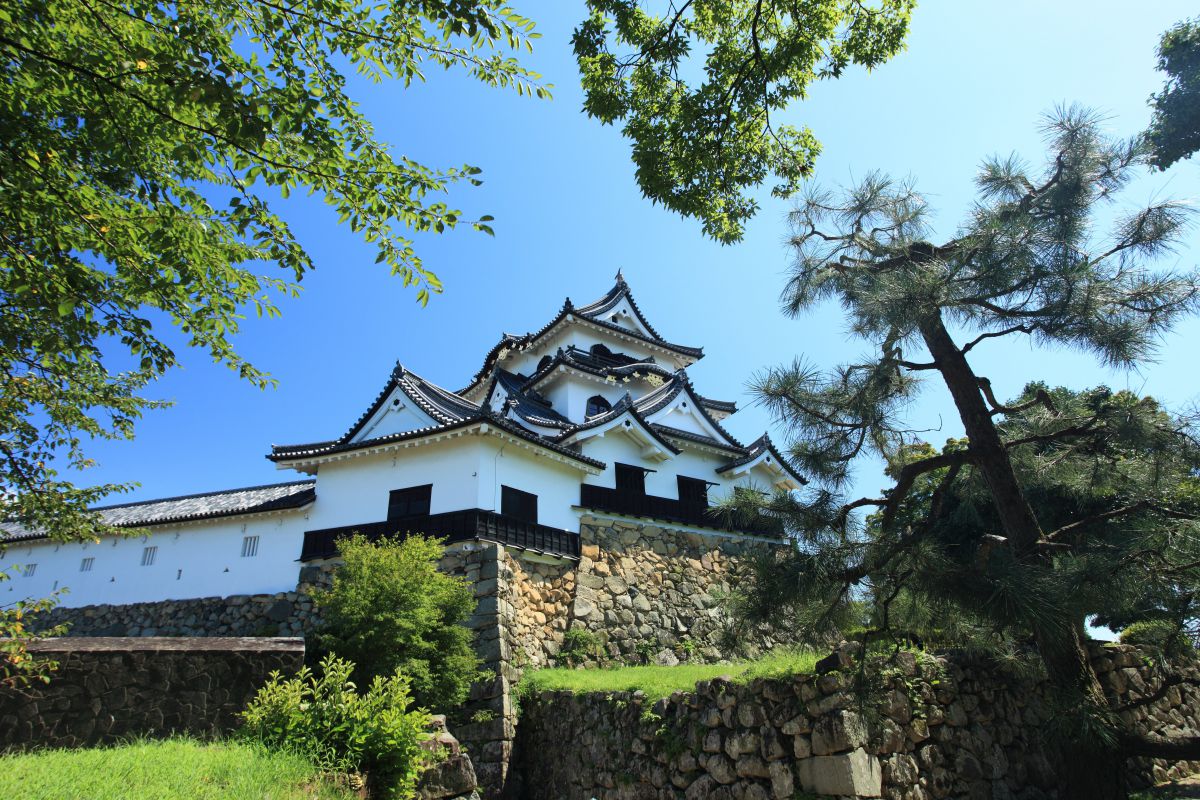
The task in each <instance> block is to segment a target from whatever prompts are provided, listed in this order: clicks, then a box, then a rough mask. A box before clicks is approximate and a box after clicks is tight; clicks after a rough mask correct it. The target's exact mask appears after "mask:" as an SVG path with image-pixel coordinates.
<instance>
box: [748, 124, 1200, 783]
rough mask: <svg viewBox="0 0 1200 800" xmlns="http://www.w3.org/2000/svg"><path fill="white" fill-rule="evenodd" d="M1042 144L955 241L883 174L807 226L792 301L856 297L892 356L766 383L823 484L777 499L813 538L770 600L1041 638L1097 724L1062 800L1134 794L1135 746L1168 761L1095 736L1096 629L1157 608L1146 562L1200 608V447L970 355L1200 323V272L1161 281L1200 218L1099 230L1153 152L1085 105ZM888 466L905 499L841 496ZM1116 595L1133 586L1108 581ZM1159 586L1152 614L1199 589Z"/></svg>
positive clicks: (987, 189)
mask: <svg viewBox="0 0 1200 800" xmlns="http://www.w3.org/2000/svg"><path fill="white" fill-rule="evenodd" d="M1044 130H1045V135H1046V140H1047V144H1048V146H1049V150H1050V152H1049V156H1048V158H1047V162H1046V165H1045V166H1044V167H1043V168H1042V169H1040V170H1034V169H1032V168H1031V167H1029V166H1027V165H1025V164H1024V163H1023V162H1021V161H1020V160H1018V159H1017V158H1016V157H1006V158H993V159H989V160H987V161H985V162H984V164H983V167H982V169H981V171H980V174H979V177H978V178H977V186H978V190H979V197H978V200H977V202H976V204H975V206H974V208H973V209H972V210H971V213H970V215H969V217H968V218H967V220H966V221H965V222H964V223H963V224H962V226H961V228H960V229H959V231H958V233H957V235H956V236H955V237H954V238H952V239H950V240H948V241H945V242H943V243H942V244H933V243H931V242H930V241H929V240H928V237H929V233H930V231H929V226H928V224H927V207H926V204H925V201H924V199H923V198H922V197H921V196H920V195H919V194H917V192H916V191H915V190H914V189H913V187H912V186H910V185H907V184H899V183H895V182H893V181H891V180H889V179H887V178H885V177H883V176H881V175H870V176H868V177H867V178H866V179H865V180H864V181H863V182H862V183H860V184H859V185H858V186H855V187H853V188H851V189H849V190H847V191H845V192H842V193H834V192H828V191H820V190H816V191H812V192H810V193H809V194H808V196H807V197H806V198H805V200H804V202H803V203H802V204H801V205H800V206H799V208H798V209H797V210H796V212H795V214H794V215H793V225H794V238H793V246H794V248H795V252H796V263H795V267H794V270H793V274H792V278H791V280H790V282H789V283H788V285H787V288H786V289H785V291H784V296H783V300H784V304H785V308H786V309H787V310H788V311H789V312H791V313H792V314H800V313H802V312H803V311H805V310H807V309H808V308H810V307H811V306H813V305H815V304H817V303H820V302H822V301H825V300H831V299H835V300H837V301H838V302H839V303H840V304H841V306H842V307H843V308H844V309H845V312H846V315H847V318H848V319H849V320H850V323H851V326H852V330H853V332H854V333H855V334H856V335H857V336H859V337H861V338H863V339H865V340H866V341H867V342H869V343H870V345H871V347H872V349H873V350H874V354H873V357H872V358H870V359H868V360H864V361H863V362H861V363H857V364H852V365H847V366H843V367H840V368H838V369H836V370H834V371H833V372H832V373H830V374H823V373H821V372H819V371H817V370H814V369H811V368H807V367H805V366H804V365H803V364H794V365H790V366H784V367H780V368H776V369H773V370H769V371H767V372H766V373H764V374H763V375H761V376H759V378H758V380H757V381H756V384H755V387H754V388H755V390H756V391H757V393H758V395H759V397H760V399H761V400H762V401H763V402H764V403H765V404H766V405H767V407H768V408H769V409H771V410H772V411H773V412H774V413H775V416H776V417H777V418H778V419H779V420H780V421H781V422H782V423H783V424H784V425H785V426H786V427H787V429H788V432H789V434H790V439H791V442H790V454H791V456H792V458H793V459H794V460H795V462H796V463H797V465H799V466H802V467H803V468H806V469H807V470H808V472H809V473H810V474H811V475H812V477H813V478H814V479H815V480H814V488H813V489H811V490H810V494H809V495H808V496H807V497H801V498H783V497H779V498H774V499H770V500H767V501H765V503H766V509H765V510H767V511H768V512H771V513H775V514H777V515H779V516H781V517H783V518H784V519H785V520H786V521H787V522H788V523H789V524H788V527H789V529H790V530H792V531H793V532H794V533H795V535H796V545H797V546H796V548H795V551H794V553H793V554H792V555H791V556H790V557H789V558H788V559H786V560H785V561H784V562H783V563H782V564H781V569H782V570H783V575H782V576H779V575H776V576H774V577H772V578H770V579H768V580H767V581H765V582H764V583H762V584H761V585H762V586H763V587H764V589H766V590H770V591H773V592H776V593H777V594H778V593H790V595H791V597H790V598H789V599H790V600H792V601H793V602H803V603H806V604H809V605H813V606H816V607H817V608H819V609H823V611H822V612H821V613H819V614H817V615H816V619H815V620H814V622H815V623H817V624H819V623H820V622H821V617H822V616H824V617H831V616H832V615H834V614H835V613H838V612H839V611H840V610H842V609H844V607H845V606H846V604H847V603H849V602H851V601H853V600H854V598H855V595H854V592H855V591H861V590H862V589H863V588H869V589H870V591H871V597H872V599H873V602H874V604H875V607H874V609H873V616H874V618H875V620H876V622H877V624H882V625H883V626H885V627H887V626H890V625H891V624H892V616H891V613H890V611H891V610H892V609H894V608H895V606H894V605H893V604H895V603H896V602H898V601H902V600H903V598H905V597H906V596H907V597H908V598H909V599H910V600H911V599H913V598H914V597H915V598H916V602H918V603H919V602H920V601H922V600H924V599H926V598H936V599H937V601H938V602H939V603H940V604H942V606H943V607H949V608H954V609H959V610H962V611H963V613H964V614H966V615H969V616H970V618H971V619H972V620H973V623H972V624H973V626H974V627H976V628H983V629H990V630H991V632H992V634H993V636H994V638H997V639H999V640H1001V641H1003V640H1008V641H1009V642H1012V641H1014V640H1019V641H1022V642H1028V643H1029V644H1030V645H1031V646H1032V647H1033V648H1034V650H1035V652H1036V654H1037V657H1038V658H1039V660H1040V662H1041V664H1042V666H1043V668H1044V669H1045V671H1046V674H1047V676H1048V678H1049V680H1050V682H1051V685H1052V686H1053V687H1054V690H1055V692H1056V693H1057V695H1058V697H1059V698H1060V700H1061V701H1062V702H1064V703H1067V704H1071V705H1072V707H1075V708H1079V709H1083V710H1084V711H1087V712H1088V713H1089V714H1092V716H1089V717H1087V718H1086V719H1085V718H1084V717H1080V718H1079V720H1080V727H1079V729H1078V731H1077V733H1078V734H1079V735H1078V736H1074V737H1067V738H1066V739H1064V740H1063V741H1061V742H1060V743H1059V747H1060V749H1061V750H1062V763H1063V765H1064V766H1063V769H1062V771H1061V778H1062V781H1063V785H1062V787H1061V791H1060V797H1064V798H1069V799H1070V800H1075V798H1080V799H1081V798H1089V799H1090V798H1122V797H1124V796H1125V789H1124V776H1123V767H1122V764H1123V763H1124V762H1123V759H1122V758H1121V757H1120V756H1121V754H1122V753H1126V754H1129V753H1137V754H1141V755H1148V754H1152V753H1153V751H1154V749H1155V747H1157V745H1156V744H1154V743H1150V742H1147V741H1141V740H1137V741H1135V739H1136V738H1137V737H1135V736H1133V734H1130V733H1127V732H1121V735H1120V736H1119V737H1118V736H1116V735H1112V736H1107V737H1099V738H1097V737H1093V736H1091V733H1094V732H1095V731H1096V730H1100V729H1101V728H1103V725H1101V726H1100V727H1099V728H1098V727H1096V725H1093V724H1092V723H1094V722H1096V721H1097V720H1101V721H1102V720H1105V719H1110V718H1112V715H1111V714H1110V709H1109V708H1108V704H1107V700H1106V698H1105V696H1104V693H1103V690H1102V689H1101V687H1100V684H1099V681H1098V679H1097V677H1096V673H1095V672H1094V670H1093V669H1092V666H1091V664H1090V661H1089V659H1088V654H1087V649H1086V647H1085V646H1084V641H1083V638H1084V623H1085V621H1086V619H1087V616H1088V615H1089V614H1096V613H1101V612H1102V611H1116V610H1117V609H1118V608H1119V607H1120V604H1121V603H1122V602H1126V601H1129V602H1133V603H1134V604H1135V605H1136V602H1135V601H1134V598H1135V596H1136V594H1137V592H1136V591H1135V590H1136V589H1137V588H1139V587H1138V584H1139V582H1142V581H1143V580H1144V579H1145V572H1146V571H1147V570H1159V571H1160V573H1161V574H1162V575H1163V576H1164V580H1165V579H1166V576H1171V579H1172V580H1175V581H1177V582H1178V585H1179V587H1181V590H1182V591H1183V592H1184V593H1188V592H1191V593H1194V591H1195V588H1196V583H1195V581H1196V578H1197V577H1200V576H1198V575H1197V574H1196V572H1195V565H1194V564H1193V563H1192V562H1193V561H1196V560H1197V558H1196V557H1197V556H1200V552H1197V551H1196V550H1195V548H1194V547H1193V546H1192V545H1191V544H1188V543H1189V542H1190V541H1191V538H1190V537H1196V536H1197V535H1198V534H1200V530H1197V512H1200V508H1197V507H1195V506H1194V504H1189V502H1185V499H1186V498H1187V497H1189V496H1191V495H1190V494H1189V492H1194V486H1193V481H1194V476H1195V470H1196V469H1197V466H1200V459H1198V458H1197V447H1196V441H1197V440H1196V434H1195V431H1194V429H1193V428H1192V426H1191V424H1190V422H1189V421H1187V420H1180V419H1177V418H1174V417H1171V416H1169V415H1167V414H1164V413H1162V412H1161V411H1160V410H1159V409H1158V408H1157V405H1156V404H1154V403H1153V401H1149V400H1142V399H1139V398H1136V397H1133V396H1131V395H1128V394H1124V393H1118V394H1115V395H1114V394H1113V393H1111V392H1109V391H1107V390H1096V391H1094V392H1087V393H1082V394H1078V395H1075V394H1071V393H1069V392H1066V391H1064V390H1055V391H1050V390H1049V389H1048V388H1047V387H1045V386H1041V385H1036V384H1034V385H1031V386H1030V387H1029V388H1028V389H1027V391H1026V392H1025V393H1024V394H1023V395H1021V396H1020V397H1018V398H1016V399H1015V400H1013V401H1011V402H1009V403H1002V402H1000V401H999V400H998V399H997V398H996V396H995V392H994V391H993V389H992V385H991V382H990V381H989V380H988V378H987V377H986V376H983V375H980V374H978V373H977V372H976V371H975V367H974V365H973V364H972V362H971V359H970V358H969V356H970V355H971V353H972V351H973V350H974V349H975V348H976V347H980V346H984V345H985V343H990V342H991V341H992V340H994V339H1000V338H1007V337H1017V336H1019V337H1027V338H1030V339H1032V340H1033V341H1034V342H1036V343H1039V344H1042V345H1046V346H1066V347H1071V348H1074V349H1079V350H1083V351H1085V352H1089V353H1092V354H1094V355H1095V356H1096V357H1098V358H1099V359H1100V360H1101V361H1102V362H1104V363H1107V364H1111V365H1115V366H1122V367H1131V366H1134V365H1136V364H1138V363H1142V362H1144V361H1146V360H1148V359H1149V358H1151V357H1152V356H1153V354H1154V350H1155V346H1156V344H1157V342H1158V340H1159V338H1160V337H1161V336H1162V335H1163V334H1165V333H1166V332H1168V331H1170V330H1171V328H1172V326H1173V325H1174V324H1175V323H1176V322H1177V321H1178V320H1179V319H1180V318H1181V317H1183V316H1184V315H1186V314H1189V313H1191V312H1192V311H1194V310H1195V308H1196V305H1197V297H1198V295H1200V287H1198V283H1197V275H1196V274H1195V273H1194V272H1175V271H1171V270H1164V269H1156V268H1155V267H1154V262H1155V261H1156V260H1157V259H1159V258H1160V257H1161V256H1163V255H1164V254H1166V253H1169V252H1170V251H1171V248H1172V246H1173V245H1174V244H1175V243H1176V242H1177V241H1178V237H1179V234H1180V232H1181V231H1182V230H1183V228H1184V226H1185V224H1186V222H1187V219H1188V212H1187V209H1186V208H1185V207H1183V206H1182V205H1180V204H1176V203H1171V202H1163V203H1158V204H1155V205H1153V206H1150V207H1148V208H1142V209H1135V210H1132V211H1129V212H1126V213H1123V214H1118V215H1117V217H1116V220H1115V222H1114V223H1113V225H1112V227H1111V229H1110V230H1109V232H1108V235H1107V237H1105V238H1102V237H1101V236H1100V235H1099V234H1098V233H1097V232H1096V231H1097V229H1098V227H1099V223H1098V222H1097V220H1096V217H1097V212H1098V210H1099V209H1100V207H1101V206H1103V205H1105V204H1106V203H1108V202H1110V201H1111V200H1112V199H1113V198H1114V196H1115V194H1116V193H1117V192H1118V190H1120V188H1121V187H1122V186H1123V185H1125V183H1126V182H1127V181H1128V180H1129V179H1130V177H1131V176H1132V174H1133V172H1134V171H1135V170H1136V169H1137V168H1138V167H1139V166H1140V165H1141V163H1142V161H1143V158H1144V156H1145V152H1144V150H1143V149H1142V147H1143V145H1142V143H1141V142H1140V141H1134V142H1124V141H1119V140H1113V139H1110V138H1107V137H1106V136H1104V135H1103V134H1102V133H1101V125H1100V120H1099V119H1098V118H1097V117H1096V116H1095V115H1093V114H1091V113H1089V112H1087V111H1084V110H1080V109H1077V108H1070V109H1061V110H1060V111H1059V112H1058V113H1057V114H1055V115H1054V116H1052V117H1050V118H1048V119H1047V121H1046V124H1045V129H1044ZM926 376H930V377H936V378H940V382H941V383H942V384H943V385H944V386H945V388H946V390H947V392H948V393H949V395H950V398H951V399H952V400H953V402H954V405H955V408H956V409H957V411H958V414H959V420H960V422H961V424H962V426H963V429H964V431H965V438H964V440H963V441H961V442H955V443H952V444H951V446H949V447H947V448H946V449H944V450H943V451H941V452H936V453H935V452H931V451H928V450H925V449H923V448H921V447H919V445H920V440H919V433H920V432H919V431H914V430H912V429H911V425H910V423H909V420H908V416H907V415H908V412H909V409H910V408H911V407H912V404H913V401H914V400H915V399H916V397H917V396H918V390H919V389H920V388H921V385H922V378H924V377H926ZM1032 377H1035V376H1031V378H1032ZM868 454H872V455H875V456H878V457H881V458H883V459H884V460H885V461H886V463H888V464H889V469H890V474H891V476H892V477H893V479H894V480H895V485H894V486H893V487H892V488H891V489H890V490H889V491H887V492H885V493H883V494H882V495H880V496H878V497H863V498H859V499H856V500H851V499H850V498H846V497H843V496H842V495H841V491H842V487H843V485H844V483H845V480H846V477H847V474H848V472H849V470H850V468H851V466H852V465H853V463H854V462H855V461H856V460H857V459H859V458H861V457H862V456H864V455H868ZM1189 487H1190V488H1189ZM742 502H753V499H752V498H745V497H744V498H743V499H742ZM863 508H868V509H872V510H874V511H875V514H874V516H873V517H872V519H871V523H870V525H869V527H866V528H864V527H863V525H862V523H861V522H859V521H858V519H857V517H856V515H855V513H854V512H855V511H856V510H859V509H863ZM1198 539H1200V537H1198ZM1114 582H1124V587H1125V588H1124V590H1123V591H1120V592H1117V591H1112V590H1111V588H1108V589H1105V587H1110V586H1111V584H1112V583H1114ZM1154 585H1156V586H1157V587H1158V588H1156V589H1155V590H1154V591H1153V592H1152V593H1151V594H1150V595H1149V596H1148V598H1157V599H1156V600H1154V602H1159V601H1161V602H1167V601H1168V600H1169V598H1171V597H1172V596H1173V595H1178V593H1179V590H1177V589H1175V588H1171V587H1168V586H1164V585H1163V584H1162V583H1161V582H1159V583H1156V584H1154ZM1097 587H1100V588H1097ZM779 600H780V597H776V598H774V600H773V599H772V598H771V597H769V596H760V597H759V598H757V601H756V602H752V603H751V607H752V608H758V609H759V610H762V611H768V610H769V609H770V608H771V607H772V605H774V607H776V608H779V607H781V603H780V602H778V601H779ZM1126 610H1128V609H1126ZM1093 712H1094V713H1093ZM1085 716H1086V715H1085ZM1085 723H1086V724H1085ZM1106 730H1107V729H1106ZM1118 742H1119V748H1118V750H1120V752H1117V751H1116V750H1114V748H1115V747H1117V743H1118ZM1180 747H1183V748H1184V749H1187V748H1191V749H1192V751H1194V752H1195V753H1196V754H1197V756H1200V739H1192V740H1186V741H1184V740H1179V741H1176V742H1174V743H1173V746H1172V747H1171V748H1165V747H1164V748H1159V752H1161V753H1163V754H1164V755H1166V756H1167V757H1179V752H1180ZM1189 757H1191V756H1189ZM1096 763H1100V764H1102V765H1104V766H1103V767H1102V768H1096V767H1094V766H1093V765H1094V764H1096Z"/></svg>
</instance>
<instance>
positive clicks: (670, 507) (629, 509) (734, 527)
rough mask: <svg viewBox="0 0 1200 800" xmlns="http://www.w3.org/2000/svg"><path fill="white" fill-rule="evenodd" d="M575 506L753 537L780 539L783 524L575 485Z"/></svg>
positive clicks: (601, 487) (587, 485) (663, 499)
mask: <svg viewBox="0 0 1200 800" xmlns="http://www.w3.org/2000/svg"><path fill="white" fill-rule="evenodd" d="M579 505H581V506H583V507H584V508H590V509H593V510H595V511H607V512H609V513H612V514H626V515H628V516H631V517H649V518H651V519H660V520H665V521H667V522H683V523H686V524H688V525H698V526H701V527H704V528H716V529H718V530H726V531H736V532H738V533H750V534H754V535H757V536H783V532H784V531H783V523H782V522H781V521H780V520H778V519H774V518H772V517H765V516H759V517H757V518H756V519H754V520H749V521H747V520H729V519H725V518H724V517H723V516H718V515H716V514H714V513H713V511H712V509H710V508H709V507H708V506H707V505H702V504H700V503H685V502H683V501H680V500H674V499H672V498H670V497H658V496H656V495H652V494H639V493H637V492H628V491H624V492H623V491H620V490H619V489H609V488H608V487H606V486H593V485H592V484H590V483H582V484H580V485H579Z"/></svg>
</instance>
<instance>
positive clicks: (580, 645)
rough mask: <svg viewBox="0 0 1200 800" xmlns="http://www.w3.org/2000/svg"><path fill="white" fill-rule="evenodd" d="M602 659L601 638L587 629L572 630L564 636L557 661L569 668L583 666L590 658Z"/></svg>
mask: <svg viewBox="0 0 1200 800" xmlns="http://www.w3.org/2000/svg"><path fill="white" fill-rule="evenodd" d="M599 657H600V638H599V637H598V636H596V634H594V633H592V632H591V631H589V630H588V629H587V628H571V630H569V631H567V632H566V633H565V634H563V643H562V647H561V648H559V651H558V656H557V659H558V661H560V662H561V663H563V664H566V665H567V666H568V667H573V666H575V665H576V664H581V663H583V662H584V661H587V660H588V659H589V658H599Z"/></svg>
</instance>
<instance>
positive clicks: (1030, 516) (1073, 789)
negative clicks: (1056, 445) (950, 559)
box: [920, 312, 1128, 800]
mask: <svg viewBox="0 0 1200 800" xmlns="http://www.w3.org/2000/svg"><path fill="white" fill-rule="evenodd" d="M920 330H921V336H922V338H923V339H924V340H925V346H926V347H927V348H928V349H929V353H930V355H931V356H933V360H934V363H935V364H936V365H937V369H938V371H939V372H940V373H941V375H942V379H943V380H944V381H945V383H946V388H947V389H949V390H950V395H951V397H953V398H954V405H955V407H956V408H957V409H958V414H959V417H960V418H961V420H962V423H963V428H964V430H965V431H966V434H967V438H968V440H969V441H970V452H971V464H972V465H973V466H974V467H975V468H976V469H978V470H979V473H980V475H982V477H983V479H984V481H985V482H986V483H987V486H988V490H989V491H990V492H991V495H992V502H993V503H994V504H995V507H996V513H997V515H998V516H999V518H1000V524H1001V526H1002V528H1003V532H1004V535H1005V537H1006V538H1007V539H1008V543H1009V546H1010V547H1011V548H1012V550H1013V552H1014V554H1015V555H1016V556H1017V558H1019V559H1021V560H1026V561H1028V560H1029V559H1031V558H1040V557H1041V556H1039V555H1038V554H1037V548H1038V542H1039V541H1040V539H1041V538H1042V530H1041V525H1040V524H1039V523H1038V520H1037V517H1036V516H1035V515H1034V513H1033V509H1032V508H1031V507H1030V505H1029V501H1028V500H1026V498H1025V494H1024V492H1023V491H1022V490H1021V484H1020V483H1019V482H1018V481H1017V475H1016V473H1015V472H1014V471H1013V467H1012V461H1011V460H1010V459H1009V457H1008V450H1007V448H1005V446H1004V442H1003V441H1002V440H1001V439H1000V433H999V431H997V430H996V425H995V422H994V421H993V419H992V414H991V411H990V409H989V408H988V407H987V404H986V403H985V402H984V398H983V394H982V393H981V392H980V387H979V378H978V376H976V375H975V372H974V371H973V370H972V369H971V365H970V364H969V363H967V359H966V356H965V355H963V352H962V350H960V349H959V348H958V346H957V345H956V344H955V343H954V340H953V339H951V338H950V334H949V332H948V331H947V330H946V326H945V324H944V323H943V321H942V317H941V313H940V312H936V313H934V314H933V315H932V316H930V317H929V318H928V319H927V320H926V321H925V322H923V323H922V324H921V328H920ZM1034 634H1035V636H1036V640H1037V646H1038V651H1039V652H1040V653H1041V656H1042V659H1043V661H1044V662H1045V664H1046V670H1047V673H1048V675H1049V679H1050V685H1051V691H1053V692H1054V693H1055V695H1056V696H1057V697H1058V698H1059V699H1061V700H1069V701H1073V702H1078V703H1080V704H1081V705H1080V707H1081V708H1086V706H1085V705H1083V704H1090V705H1093V706H1094V707H1095V708H1096V709H1097V710H1099V709H1103V708H1106V707H1107V700H1106V698H1105V696H1104V690H1103V688H1102V687H1101V686H1100V680H1099V678H1098V677H1097V676H1096V672H1095V670H1093V669H1092V665H1091V659H1090V658H1089V657H1088V652H1087V646H1086V645H1085V643H1084V637H1083V628H1082V625H1080V624H1078V623H1067V624H1058V625H1054V624H1051V625H1047V626H1041V627H1039V628H1038V629H1037V630H1035V631H1034ZM1059 751H1060V752H1059V755H1060V758H1059V760H1058V775H1059V780H1060V788H1059V798H1060V800H1124V798H1126V797H1128V791H1127V789H1126V786H1125V779H1124V773H1125V769H1124V766H1125V765H1124V758H1123V757H1122V756H1121V753H1120V751H1119V749H1114V748H1112V747H1105V746H1103V745H1102V744H1101V743H1100V742H1099V741H1098V740H1096V739H1095V738H1094V737H1092V740H1091V741H1086V740H1084V739H1083V738H1082V737H1071V738H1070V740H1068V741H1064V742H1060V743H1059Z"/></svg>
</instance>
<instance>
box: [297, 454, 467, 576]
mask: <svg viewBox="0 0 1200 800" xmlns="http://www.w3.org/2000/svg"><path fill="white" fill-rule="evenodd" d="M489 449H490V445H489V443H488V441H487V440H486V439H483V438H481V437H478V436H463V437H461V438H457V439H447V440H443V441H440V442H434V443H431V444H424V445H420V446H414V447H405V448H400V449H394V450H391V451H388V452H383V453H377V454H372V455H357V456H355V457H353V458H347V459H345V460H343V461H330V462H327V463H324V464H321V466H320V469H319V470H318V472H317V501H316V503H314V504H313V507H312V513H311V514H310V521H309V526H308V528H309V529H310V530H313V529H319V528H337V527H341V526H343V525H357V524H361V523H367V522H382V521H383V520H385V519H387V510H388V494H389V493H390V492H391V491H392V490H393V489H406V488H408V487H410V486H422V485H424V484H427V483H431V484H433V491H432V494H431V496H430V507H429V511H430V513H431V514H441V513H443V512H446V511H459V510H462V509H464V508H475V506H476V501H477V498H478V495H479V490H478V483H479V479H478V472H479V469H480V464H481V463H482V461H483V460H484V458H485V456H486V454H487V452H488V451H489ZM299 554H300V551H299V549H297V551H296V556H297V557H299Z"/></svg>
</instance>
